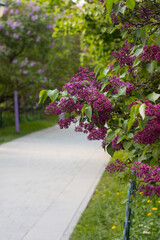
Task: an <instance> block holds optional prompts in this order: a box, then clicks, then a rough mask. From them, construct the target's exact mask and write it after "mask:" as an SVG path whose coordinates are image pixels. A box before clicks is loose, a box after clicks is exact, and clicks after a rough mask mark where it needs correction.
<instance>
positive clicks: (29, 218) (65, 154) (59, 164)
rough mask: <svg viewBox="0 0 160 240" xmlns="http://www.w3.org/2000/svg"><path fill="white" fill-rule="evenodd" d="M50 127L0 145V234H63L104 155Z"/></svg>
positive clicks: (26, 238) (41, 238)
mask: <svg viewBox="0 0 160 240" xmlns="http://www.w3.org/2000/svg"><path fill="white" fill-rule="evenodd" d="M100 145H101V144H100V142H98V141H88V140H87V138H86V135H84V134H82V133H75V132H74V131H73V126H72V127H71V128H70V129H67V130H59V127H58V126H55V127H51V128H48V129H45V130H42V131H39V132H36V133H33V134H30V135H27V136H25V137H22V138H19V139H16V140H14V141H11V142H9V143H6V144H3V145H1V146H0V240H68V239H69V236H70V234H71V232H72V231H73V228H74V227H75V225H76V223H77V221H78V219H79V217H80V216H81V213H82V212H83V210H84V209H85V207H86V206H87V203H88V201H89V199H90V197H91V195H92V194H93V191H94V189H95V187H96V185H97V183H98V181H99V179H100V177H101V175H102V173H103V171H104V169H105V166H106V164H107V161H108V159H109V156H108V155H107V153H104V151H103V149H102V148H101V147H100Z"/></svg>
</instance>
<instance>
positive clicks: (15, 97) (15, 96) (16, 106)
mask: <svg viewBox="0 0 160 240" xmlns="http://www.w3.org/2000/svg"><path fill="white" fill-rule="evenodd" d="M14 112H15V127H16V132H17V133H19V109H18V93H17V91H16V90H15V91H14Z"/></svg>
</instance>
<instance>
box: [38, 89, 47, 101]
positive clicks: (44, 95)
mask: <svg viewBox="0 0 160 240" xmlns="http://www.w3.org/2000/svg"><path fill="white" fill-rule="evenodd" d="M46 98H47V90H41V91H40V93H39V102H38V103H41V102H42V103H44V102H45V100H46Z"/></svg>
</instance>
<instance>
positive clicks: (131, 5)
mask: <svg viewBox="0 0 160 240" xmlns="http://www.w3.org/2000/svg"><path fill="white" fill-rule="evenodd" d="M126 5H127V7H128V8H130V9H131V10H132V11H133V10H134V7H135V0H127V1H126Z"/></svg>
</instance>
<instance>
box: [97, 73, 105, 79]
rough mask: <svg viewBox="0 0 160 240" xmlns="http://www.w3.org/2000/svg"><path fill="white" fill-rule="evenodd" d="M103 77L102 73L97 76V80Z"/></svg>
mask: <svg viewBox="0 0 160 240" xmlns="http://www.w3.org/2000/svg"><path fill="white" fill-rule="evenodd" d="M104 77H105V75H104V74H103V73H102V74H100V75H99V76H98V77H97V80H100V79H103V78H104Z"/></svg>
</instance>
